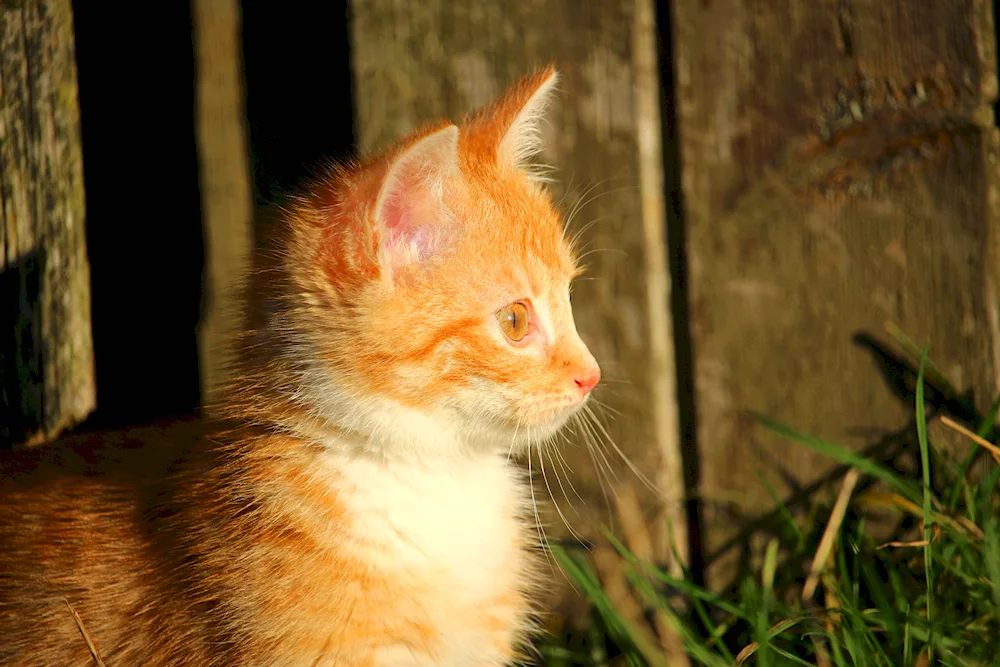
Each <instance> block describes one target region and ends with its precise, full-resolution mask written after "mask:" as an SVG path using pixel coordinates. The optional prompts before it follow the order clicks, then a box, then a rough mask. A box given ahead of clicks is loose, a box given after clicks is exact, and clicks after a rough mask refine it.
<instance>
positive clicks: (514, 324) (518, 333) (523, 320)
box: [496, 301, 529, 343]
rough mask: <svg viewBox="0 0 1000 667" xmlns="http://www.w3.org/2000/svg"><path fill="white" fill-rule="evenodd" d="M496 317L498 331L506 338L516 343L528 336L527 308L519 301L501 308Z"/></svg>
mask: <svg viewBox="0 0 1000 667" xmlns="http://www.w3.org/2000/svg"><path fill="white" fill-rule="evenodd" d="M496 315H497V322H499V323H500V329H501V330H502V331H503V332H504V334H505V335H506V336H507V338H509V339H511V340H512V341H514V342H515V343H518V342H520V341H522V340H524V337H525V336H527V335H528V324H529V322H528V307H527V306H526V305H525V304H524V303H522V302H521V301H515V302H514V303H512V304H510V305H509V306H505V307H504V308H501V309H500V310H498V311H497V314H496Z"/></svg>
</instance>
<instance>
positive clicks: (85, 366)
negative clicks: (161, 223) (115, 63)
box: [0, 0, 96, 446]
mask: <svg viewBox="0 0 1000 667" xmlns="http://www.w3.org/2000/svg"><path fill="white" fill-rule="evenodd" d="M73 44H74V39H73V15H72V9H71V6H70V2H69V0H24V1H23V2H16V3H15V2H3V3H0V309H2V312H3V313H4V320H3V321H4V322H5V324H4V327H3V329H4V330H3V331H2V333H0V391H2V394H3V396H2V398H3V401H2V408H3V412H2V414H0V446H10V445H20V444H25V443H33V442H38V441H40V440H44V439H46V438H50V437H53V436H55V435H56V434H58V433H59V432H60V431H61V430H63V429H65V428H68V427H71V426H73V425H75V424H77V423H79V422H80V421H82V420H83V419H84V418H85V417H86V416H87V415H88V414H90V412H91V411H92V410H93V409H94V405H95V400H96V392H95V386H94V351H93V338H92V334H91V326H90V265H89V263H88V261H87V246H86V235H85V233H84V232H85V229H84V224H85V221H86V216H85V210H84V190H83V161H82V156H81V145H80V108H79V103H78V100H77V76H76V61H75V55H74V48H73Z"/></svg>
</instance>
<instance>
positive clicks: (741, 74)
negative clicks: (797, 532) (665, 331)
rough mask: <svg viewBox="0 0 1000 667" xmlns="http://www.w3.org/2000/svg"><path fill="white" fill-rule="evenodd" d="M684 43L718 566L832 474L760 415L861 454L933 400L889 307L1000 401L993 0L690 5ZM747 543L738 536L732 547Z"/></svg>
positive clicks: (677, 41) (678, 41)
mask: <svg viewBox="0 0 1000 667" xmlns="http://www.w3.org/2000/svg"><path fill="white" fill-rule="evenodd" d="M673 9H674V11H673V20H672V23H673V45H674V53H675V55H676V58H675V63H674V66H675V69H676V78H677V90H676V98H677V100H678V122H679V133H680V138H681V161H682V165H683V166H682V185H683V194H684V200H685V227H686V232H687V246H686V250H687V253H686V258H687V262H688V264H689V269H690V283H689V290H690V291H689V303H690V310H691V326H692V338H693V349H694V359H695V361H694V391H695V398H696V406H697V414H698V422H697V446H698V451H699V461H700V465H699V469H700V484H701V495H702V499H703V503H704V504H703V510H704V517H703V518H704V525H705V529H706V530H705V534H704V541H705V547H706V552H705V553H706V555H707V557H709V558H710V559H713V560H714V565H713V566H712V568H711V570H710V572H711V573H714V574H713V576H712V577H710V580H714V581H716V582H717V583H721V581H723V578H724V577H723V575H724V574H726V570H727V567H728V564H731V559H732V558H734V557H737V556H739V555H740V554H739V552H740V551H742V549H743V543H742V541H741V540H739V539H733V538H734V537H735V536H736V535H737V534H738V533H739V531H740V530H741V528H742V527H743V526H745V525H746V523H747V520H748V518H750V517H754V516H756V515H758V514H759V513H761V512H762V511H763V510H764V509H766V508H770V507H772V506H773V503H772V501H771V500H770V499H769V497H768V495H767V492H766V489H765V487H764V486H763V485H762V484H761V483H760V481H759V480H758V478H757V477H756V475H755V472H758V471H759V472H760V473H761V474H762V475H763V476H764V478H765V479H767V480H768V481H769V482H770V483H771V484H772V485H774V487H775V488H776V489H777V490H778V493H779V495H781V496H786V495H788V494H789V493H790V492H791V491H792V490H794V489H795V488H799V487H803V486H806V485H808V484H809V483H810V482H812V481H813V480H815V479H817V478H818V477H820V476H821V475H822V474H823V473H824V472H826V471H828V470H829V469H830V465H829V461H827V460H824V459H823V458H821V457H820V456H818V455H815V454H813V453H811V452H809V451H806V450H805V449H804V448H801V447H798V446H796V445H794V444H790V443H788V442H785V441H782V440H779V439H777V438H775V437H773V436H772V435H770V434H768V433H767V432H765V431H764V430H763V429H761V428H760V427H759V426H755V425H754V424H753V423H752V422H751V421H750V420H748V419H747V418H746V416H745V415H746V413H747V412H748V411H755V412H759V413H763V414H765V415H768V416H771V417H773V418H775V419H777V420H779V421H781V422H784V423H786V424H788V425H790V426H792V427H794V428H795V429H797V430H799V431H801V432H804V433H807V434H810V435H815V436H819V437H823V438H826V439H830V440H834V441H837V442H841V443H844V444H849V445H851V446H853V447H856V448H862V447H863V446H865V445H867V444H871V443H872V442H874V441H877V440H878V439H879V438H880V437H881V435H883V434H887V433H891V432H893V431H895V430H897V429H900V428H902V427H904V426H905V425H906V424H907V423H908V421H909V420H910V419H912V405H911V404H909V403H908V402H905V401H903V400H901V399H900V398H899V397H897V395H896V394H895V393H894V392H893V391H892V390H891V389H890V388H889V386H888V385H887V384H886V383H885V382H884V381H883V380H882V377H881V375H880V372H879V366H878V364H877V363H876V361H875V358H874V357H873V355H872V354H870V351H869V350H866V349H865V348H864V346H861V345H858V344H856V343H855V342H853V339H854V337H855V336H856V335H857V334H863V333H866V334H868V335H871V336H874V337H875V338H877V339H881V340H891V339H890V338H889V336H887V335H886V334H885V326H884V324H885V322H886V321H891V322H894V323H896V324H897V325H898V326H899V327H901V328H902V330H903V331H905V332H906V333H907V334H908V335H909V336H910V337H911V338H912V339H913V340H914V341H915V342H917V344H919V345H923V344H924V343H925V342H927V343H929V344H930V355H931V358H932V359H933V360H934V361H935V362H936V363H937V365H938V366H939V367H940V368H941V369H942V371H943V373H944V374H945V375H946V377H947V378H948V380H949V381H950V383H951V384H952V385H954V386H955V387H957V388H958V389H959V390H961V391H967V390H968V391H972V392H973V393H974V396H975V399H976V402H977V404H978V406H979V409H980V410H983V409H984V406H985V405H988V403H989V401H990V399H991V398H992V397H993V396H994V395H995V394H996V392H997V391H998V390H1000V376H998V363H1000V347H998V345H1000V333H998V331H1000V329H998V315H997V298H998V297H997V285H998V283H997V279H998V260H1000V253H998V252H997V247H998V246H997V236H998V226H997V222H998V219H1000V218H998V217H997V212H996V207H997V200H998V191H997V189H996V185H997V167H996V162H997V132H996V129H995V127H994V120H993V109H992V108H991V106H992V104H993V102H994V101H995V99H996V96H997V78H996V48H995V43H994V30H993V16H992V11H993V10H992V6H991V5H990V3H987V2H984V1H981V0H969V1H965V2H905V1H890V2H883V1H882V0H837V1H835V0H816V1H811V2H796V1H794V0H753V1H746V0H712V1H711V2H706V1H704V0H676V3H675V5H674V8H673ZM727 544H728V546H727V547H725V548H723V547H724V545H727Z"/></svg>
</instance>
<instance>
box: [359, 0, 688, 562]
mask: <svg viewBox="0 0 1000 667" xmlns="http://www.w3.org/2000/svg"><path fill="white" fill-rule="evenodd" d="M352 10H353V11H352V24H353V44H352V67H353V73H354V84H355V95H354V100H355V110H356V115H357V117H356V128H357V131H356V137H357V138H358V140H359V144H360V148H361V149H362V150H365V151H367V150H371V149H373V148H376V147H378V146H379V145H381V144H382V143H383V142H385V141H388V140H390V139H392V138H394V137H396V136H397V135H399V134H401V133H404V132H406V131H408V130H411V129H413V128H414V127H415V126H416V125H417V124H419V123H421V122H423V121H427V120H430V119H433V118H436V117H441V116H449V117H451V118H455V119H457V118H460V117H461V116H462V115H463V114H465V113H467V112H469V111H471V110H473V109H474V108H475V107H477V106H479V105H481V104H483V103H485V102H487V101H488V100H489V99H490V98H491V97H492V96H493V95H495V94H497V93H499V92H500V90H502V88H503V87H504V86H505V85H506V84H508V83H511V82H513V81H514V80H515V79H517V78H518V77H520V76H523V75H524V74H526V73H528V72H529V71H531V70H532V69H534V68H537V67H541V66H543V65H545V64H547V63H549V62H554V63H555V65H556V66H557V67H558V68H559V69H560V71H561V73H562V79H561V84H560V88H561V92H560V94H559V95H558V96H557V99H556V100H555V103H554V107H553V110H552V112H551V114H550V120H551V123H550V125H551V127H550V128H547V129H546V132H548V134H549V136H548V137H547V142H546V143H547V152H546V153H545V154H544V156H543V159H544V160H545V161H546V163H548V164H552V165H555V166H556V167H557V168H558V170H559V171H558V172H557V173H556V174H555V177H556V180H557V184H556V185H555V189H556V195H557V197H558V198H561V199H562V201H563V202H564V209H565V210H566V211H567V212H573V211H574V210H576V207H577V206H579V207H580V208H579V210H576V213H575V214H573V215H572V216H571V218H572V219H571V221H570V225H571V227H572V228H573V229H581V228H584V227H586V226H587V225H588V223H590V222H592V221H593V222H595V224H594V225H593V226H591V227H589V229H587V231H585V232H583V246H584V248H585V249H586V253H587V254H586V257H585V258H584V260H585V262H586V263H587V264H588V265H589V272H588V276H587V278H586V279H583V280H580V281H579V282H578V284H577V286H576V287H575V288H574V289H575V291H574V297H575V298H574V310H575V312H576V317H577V323H578V326H579V328H580V331H581V334H582V336H583V338H584V339H585V340H586V341H587V343H588V344H589V345H590V346H591V348H592V350H593V351H594V354H595V356H596V357H597V358H598V360H599V361H600V362H601V364H602V366H603V369H604V376H605V378H606V381H605V383H604V385H603V388H602V390H601V391H600V392H599V393H598V394H597V396H596V398H598V399H599V400H600V401H601V402H604V403H606V404H607V405H608V406H609V408H611V409H610V410H609V411H608V413H607V414H606V415H605V419H606V422H607V427H608V432H609V434H610V435H611V437H612V438H613V439H614V440H615V441H616V442H617V444H618V445H619V446H620V447H621V449H622V450H623V451H624V452H625V453H626V454H627V455H628V457H629V458H631V459H632V461H634V462H635V464H636V465H637V466H638V468H639V469H640V470H641V471H642V472H643V473H644V474H645V475H646V476H647V477H649V478H650V479H652V480H653V481H654V483H655V485H656V486H658V487H659V492H660V493H659V496H658V497H654V496H653V495H652V494H648V493H647V494H646V495H645V497H644V500H645V506H646V509H647V515H648V516H647V519H648V520H649V525H650V526H651V527H653V528H655V529H656V530H657V531H659V533H658V535H656V536H655V537H656V539H655V542H656V543H657V545H658V546H659V553H658V554H656V555H657V557H658V558H660V559H663V560H666V558H667V555H668V553H669V552H668V549H667V545H668V544H669V541H670V538H669V536H668V535H667V534H666V532H665V526H666V524H667V522H666V521H664V520H662V519H663V518H664V514H667V515H668V516H670V518H671V523H672V525H673V527H674V531H675V533H674V536H673V537H674V539H675V541H676V542H678V547H679V549H680V551H681V553H684V552H685V550H686V543H687V540H686V531H687V527H686V524H685V521H684V513H683V511H682V506H681V503H680V502H679V500H680V495H681V494H682V484H683V482H682V480H683V474H682V470H680V455H679V449H678V448H679V444H678V441H679V437H678V427H677V416H676V402H675V398H674V385H675V381H676V380H675V377H674V371H673V343H672V323H671V320H670V315H669V310H668V306H667V300H668V297H669V282H668V279H667V275H668V271H667V268H666V259H665V254H664V249H663V228H664V213H663V191H662V188H663V185H662V181H663V175H662V157H661V155H660V136H659V123H660V111H659V87H658V86H659V83H658V77H657V71H656V62H657V59H656V48H655V29H654V21H653V10H652V3H651V2H650V0H639V1H638V2H632V1H623V2H600V1H598V0H588V1H579V0H543V1H542V2H534V3H508V2H502V1H501V0H486V1H484V2H477V3H450V2H443V1H441V0H432V1H429V2H420V3H398V2H391V1H389V0H355V1H354V2H353V3H352ZM557 26H558V27H557ZM615 413H618V414H619V415H620V416H615ZM604 447H605V448H606V449H607V453H600V454H594V456H593V458H592V457H591V455H590V454H589V453H588V451H587V449H586V448H584V447H564V448H563V449H562V453H563V455H565V456H566V457H567V458H568V459H569V460H570V466H571V467H572V469H573V471H574V474H573V479H572V482H573V484H574V486H575V487H576V488H577V490H578V491H579V492H580V494H581V496H582V497H583V498H584V501H585V502H584V503H580V502H579V500H575V499H574V496H573V495H572V494H570V498H563V497H562V496H561V494H560V493H559V489H558V488H557V485H556V483H555V482H554V481H552V482H551V484H550V486H552V487H553V488H555V493H556V495H557V498H556V500H557V502H559V503H561V504H562V506H563V507H564V508H565V506H566V504H567V503H576V504H577V505H578V507H577V509H579V510H580V511H581V516H583V517H584V518H583V519H577V518H576V516H577V515H576V514H574V513H573V512H564V514H566V516H567V518H571V520H573V521H574V526H573V527H574V528H575V529H577V530H583V531H586V530H588V529H591V528H593V527H594V526H595V524H596V523H597V522H600V521H603V522H607V521H608V518H609V511H613V508H609V507H608V504H609V502H610V501H609V497H610V495H611V492H612V489H607V493H605V492H604V490H602V488H601V487H602V484H603V485H604V486H608V485H609V484H612V485H613V484H614V483H616V482H615V481H614V480H612V479H609V480H602V479H601V476H602V475H605V474H607V473H606V472H605V471H604V468H605V466H606V465H607V464H606V462H605V457H606V459H607V462H609V463H610V464H611V466H613V467H614V469H615V474H616V475H617V477H618V480H619V481H628V482H631V483H632V484H637V480H636V478H635V476H634V475H633V474H632V473H631V472H630V471H628V470H627V468H626V467H625V466H624V465H622V463H621V461H620V459H619V458H618V456H617V454H616V453H615V452H614V450H613V449H611V448H610V447H608V446H607V445H604ZM536 465H537V463H536ZM546 465H549V463H548V462H547V463H546ZM547 474H548V475H549V476H551V475H552V474H553V471H552V469H551V467H550V469H549V470H548V471H547ZM664 498H666V502H664V501H663V499H664Z"/></svg>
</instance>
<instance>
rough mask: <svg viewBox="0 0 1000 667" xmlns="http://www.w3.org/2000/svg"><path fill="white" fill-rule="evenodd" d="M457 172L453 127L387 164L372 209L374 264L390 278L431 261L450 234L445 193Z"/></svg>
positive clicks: (455, 135) (418, 143) (432, 135)
mask: <svg viewBox="0 0 1000 667" xmlns="http://www.w3.org/2000/svg"><path fill="white" fill-rule="evenodd" d="M458 172H459V165H458V128H457V127H456V126H454V125H448V126H446V127H443V128H441V129H440V130H437V131H435V132H432V133H431V134H428V135H427V136H425V137H423V138H421V139H418V140H417V141H416V142H415V143H413V144H411V145H410V146H408V147H407V148H405V149H403V151H402V152H401V153H399V154H398V155H397V156H396V157H395V158H394V159H393V160H392V162H391V163H390V165H389V167H388V170H387V171H386V174H385V177H384V179H383V181H382V185H381V188H380V189H379V194H378V197H377V198H376V200H375V208H374V218H375V220H374V222H375V227H376V232H377V238H378V256H379V264H380V265H381V266H382V269H383V271H385V272H386V274H387V275H388V276H389V278H390V280H391V278H392V276H393V275H394V274H396V273H398V272H399V271H400V270H401V269H403V268H404V267H406V266H409V265H413V264H417V263H420V262H422V261H424V260H426V259H428V258H429V257H431V256H432V255H433V254H434V253H435V252H436V251H437V250H438V249H439V248H440V246H441V245H442V243H444V242H445V241H446V240H447V238H448V237H449V235H450V233H451V232H452V231H453V229H452V227H453V224H452V223H453V221H452V220H451V212H450V211H449V210H448V207H447V205H446V204H445V190H446V188H447V186H448V184H449V182H450V181H452V180H453V178H454V177H455V175H456V174H457V173H458Z"/></svg>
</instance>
